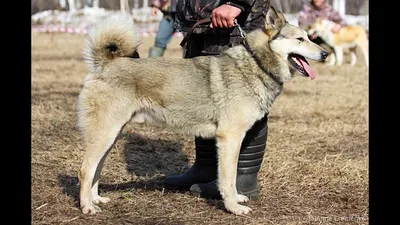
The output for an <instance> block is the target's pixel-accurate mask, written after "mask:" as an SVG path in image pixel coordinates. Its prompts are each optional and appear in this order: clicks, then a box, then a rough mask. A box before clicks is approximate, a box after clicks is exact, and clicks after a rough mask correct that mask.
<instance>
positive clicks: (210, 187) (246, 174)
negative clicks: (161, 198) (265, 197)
mask: <svg viewBox="0 0 400 225" xmlns="http://www.w3.org/2000/svg"><path fill="white" fill-rule="evenodd" d="M267 122H268V115H266V116H265V117H264V118H263V119H261V120H259V121H257V122H256V123H255V124H254V125H253V127H252V128H251V129H250V130H249V131H248V132H247V134H246V137H245V138H244V140H243V142H242V147H241V149H240V154H239V162H238V168H237V177H236V188H237V191H238V193H239V194H243V195H245V196H247V197H249V198H250V199H257V198H258V196H259V193H260V187H259V185H258V178H257V175H258V172H259V171H260V168H261V164H262V161H263V158H264V153H265V148H266V142H267V135H268V123H267ZM190 192H191V194H193V195H196V196H200V197H203V198H216V199H220V198H221V195H220V193H219V190H218V188H217V182H216V180H214V181H212V182H209V183H197V184H194V185H192V186H191V187H190Z"/></svg>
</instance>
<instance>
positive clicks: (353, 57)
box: [350, 48, 357, 66]
mask: <svg viewBox="0 0 400 225" xmlns="http://www.w3.org/2000/svg"><path fill="white" fill-rule="evenodd" d="M350 55H351V61H350V65H352V66H355V65H356V63H357V54H356V48H350Z"/></svg>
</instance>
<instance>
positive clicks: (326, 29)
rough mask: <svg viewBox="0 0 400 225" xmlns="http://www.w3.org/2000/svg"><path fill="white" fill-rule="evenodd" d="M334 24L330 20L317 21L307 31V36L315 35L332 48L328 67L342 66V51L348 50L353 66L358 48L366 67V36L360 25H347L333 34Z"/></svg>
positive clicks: (367, 56)
mask: <svg viewBox="0 0 400 225" xmlns="http://www.w3.org/2000/svg"><path fill="white" fill-rule="evenodd" d="M333 26H334V23H333V22H332V21H330V20H325V19H317V20H316V21H315V22H314V23H313V24H312V25H311V28H310V29H309V30H308V34H309V35H313V34H316V35H318V36H319V37H320V38H321V39H322V40H324V41H325V42H326V44H328V45H329V46H331V47H332V48H333V51H334V52H333V53H332V54H334V55H333V56H334V57H330V61H329V62H328V63H329V65H332V66H333V65H339V66H340V65H342V64H343V50H344V49H348V50H350V54H351V62H350V65H352V66H354V65H355V64H356V63H357V54H356V49H357V48H360V49H361V52H362V54H363V56H364V60H365V65H366V66H368V64H369V63H368V59H369V54H368V34H367V32H366V30H365V29H364V27H362V26H361V25H348V26H344V27H342V28H340V29H339V31H338V32H336V33H333V32H332V28H333Z"/></svg>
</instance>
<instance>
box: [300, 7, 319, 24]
mask: <svg viewBox="0 0 400 225" xmlns="http://www.w3.org/2000/svg"><path fill="white" fill-rule="evenodd" d="M315 19H316V15H315V14H314V13H313V9H312V7H311V6H309V5H304V6H303V8H302V9H301V11H300V12H299V16H298V23H299V27H300V28H302V29H304V30H308V29H309V28H310V26H311V24H312V23H314V21H315Z"/></svg>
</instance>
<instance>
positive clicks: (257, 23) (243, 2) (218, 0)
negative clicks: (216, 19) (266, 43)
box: [175, 0, 270, 57]
mask: <svg viewBox="0 0 400 225" xmlns="http://www.w3.org/2000/svg"><path fill="white" fill-rule="evenodd" d="M227 2H228V1H227V0H178V2H177V5H176V17H175V29H177V30H178V31H182V32H183V33H186V32H187V31H188V30H189V29H190V28H191V27H192V26H193V24H195V23H196V22H197V21H198V20H201V19H204V18H209V17H211V15H212V11H213V9H215V8H217V7H218V6H220V5H223V4H226V3H227ZM230 2H231V3H233V4H236V5H237V6H238V8H240V9H242V12H241V13H240V15H239V16H238V17H237V18H236V19H237V22H238V23H239V25H240V26H241V27H242V29H243V30H244V31H245V32H249V31H252V30H255V29H257V28H262V27H263V26H264V25H265V16H266V15H267V11H268V9H269V6H270V0H232V1H230ZM209 25H210V24H202V25H199V26H198V27H197V28H195V29H194V30H193V34H192V35H191V37H190V39H189V40H188V42H187V46H186V51H187V54H186V56H185V57H194V56H198V55H214V54H219V53H220V52H221V51H223V50H225V49H227V48H230V47H232V46H235V45H239V44H240V43H241V42H242V40H243V38H242V37H241V35H240V31H239V29H238V28H237V27H236V26H235V27H232V28H228V29H223V28H214V29H211V28H209Z"/></svg>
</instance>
